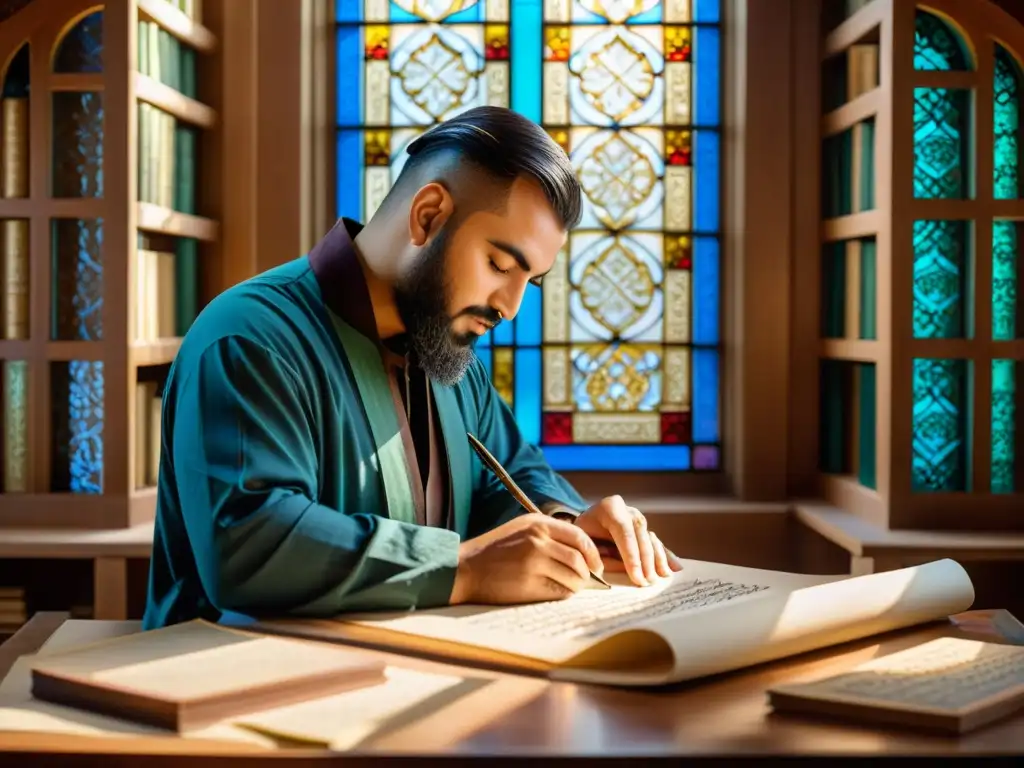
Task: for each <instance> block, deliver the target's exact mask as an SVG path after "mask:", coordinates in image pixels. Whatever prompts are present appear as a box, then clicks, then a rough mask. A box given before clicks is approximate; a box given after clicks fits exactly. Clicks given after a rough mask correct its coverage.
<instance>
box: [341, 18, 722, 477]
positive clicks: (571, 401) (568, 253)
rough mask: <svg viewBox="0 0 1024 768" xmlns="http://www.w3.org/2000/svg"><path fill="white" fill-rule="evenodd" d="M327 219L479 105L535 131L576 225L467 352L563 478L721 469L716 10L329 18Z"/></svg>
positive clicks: (362, 214)
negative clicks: (510, 311) (578, 194)
mask: <svg viewBox="0 0 1024 768" xmlns="http://www.w3.org/2000/svg"><path fill="white" fill-rule="evenodd" d="M336 7H337V9H338V11H337V71H338V82H337V89H338V98H337V119H338V138H337V162H338V175H337V189H338V197H337V207H338V211H337V212H338V215H339V216H350V217H352V218H356V219H361V220H364V221H365V220H366V219H367V218H369V216H370V215H371V214H372V213H373V211H374V210H376V208H377V206H378V205H379V204H380V202H381V200H382V199H383V197H384V195H385V194H386V192H387V190H388V189H389V188H390V185H391V183H392V182H393V180H394V178H395V176H396V174H397V172H398V171H399V170H400V168H401V165H402V161H403V151H404V148H405V146H406V145H407V144H408V142H409V141H410V140H411V139H412V138H413V137H414V136H415V135H417V134H418V133H419V132H421V131H422V130H424V129H425V128H426V127H428V126H429V125H431V124H433V123H435V122H437V121H440V120H444V119H446V118H447V117H450V116H453V115H456V114H458V113H459V112H461V111H464V110H466V109H469V108H471V107H473V106H477V105H480V104H494V105H502V106H508V107H511V108H512V109H514V110H516V111H518V112H520V113H521V114H523V115H525V116H526V117H528V118H530V119H531V120H534V121H535V122H537V123H539V124H541V125H543V126H544V127H545V128H546V129H547V130H548V132H549V133H550V134H551V136H552V137H553V138H554V139H555V140H556V141H557V142H559V143H560V144H561V145H562V146H563V147H564V148H565V150H566V152H567V153H568V154H569V156H570V158H571V160H572V162H573V165H574V166H575V168H576V170H577V173H578V175H579V178H580V181H581V184H582V186H583V189H584V218H583V221H582V223H581V225H580V226H579V227H578V228H577V229H576V230H575V231H574V232H573V233H572V234H571V236H570V239H569V242H568V244H567V246H566V248H565V249H564V250H563V252H562V253H561V254H560V255H559V258H558V260H557V262H556V265H555V267H554V269H553V270H552V271H551V273H549V275H548V276H547V277H546V278H545V280H544V287H543V289H539V288H535V287H532V286H531V287H530V288H529V289H528V290H527V293H526V296H525V297H524V299H523V303H522V306H521V308H520V312H519V315H518V316H517V317H516V319H515V321H514V322H512V323H503V324H501V325H500V326H498V328H496V329H495V330H494V332H493V333H492V334H489V335H488V336H487V337H485V338H484V339H483V340H482V343H481V344H480V346H479V349H478V354H479V356H480V358H481V360H482V361H483V362H484V364H485V365H486V366H487V367H488V369H489V370H490V371H491V375H492V380H493V382H494V384H495V386H496V388H497V390H498V391H499V392H500V393H501V395H502V396H503V397H504V398H505V399H506V401H508V402H509V404H510V405H511V406H512V408H513V411H514V413H515V416H516V420H517V422H518V424H519V426H520V429H521V430H522V431H523V433H524V435H525V436H526V438H527V439H528V440H530V441H531V442H534V443H536V444H538V445H540V446H541V447H542V449H543V450H544V452H545V454H546V455H547V457H548V460H549V461H550V462H551V463H552V465H553V466H555V467H556V468H559V469H637V470H641V469H648V470H664V469H675V470H717V469H719V468H720V392H719V378H720V373H719V371H720V354H719V342H720V327H719V326H720V321H719V314H720V309H719V304H720V276H719V269H720V264H719V261H720V256H719V229H720V191H719V188H720V183H719V181H720V122H721V117H720V112H721V109H720V101H721V99H720V76H719V72H720V68H721V62H720V58H721V57H720V29H719V22H720V18H719V1H718V0H515V1H514V2H509V1H508V0H391V2H388V1H387V0H365V2H345V3H337V4H336Z"/></svg>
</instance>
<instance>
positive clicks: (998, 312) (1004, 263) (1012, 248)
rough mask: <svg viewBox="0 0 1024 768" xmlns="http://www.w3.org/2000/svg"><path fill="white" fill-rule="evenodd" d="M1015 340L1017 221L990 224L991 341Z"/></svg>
mask: <svg viewBox="0 0 1024 768" xmlns="http://www.w3.org/2000/svg"><path fill="white" fill-rule="evenodd" d="M1016 337H1017V222H1015V221H993V222H992V338H993V339H995V340H996V341H1010V340H1012V339H1015V338H1016Z"/></svg>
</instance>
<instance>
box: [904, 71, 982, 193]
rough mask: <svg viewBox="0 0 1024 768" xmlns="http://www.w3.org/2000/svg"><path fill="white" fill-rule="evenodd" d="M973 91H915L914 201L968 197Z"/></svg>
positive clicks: (946, 89)
mask: <svg viewBox="0 0 1024 768" xmlns="http://www.w3.org/2000/svg"><path fill="white" fill-rule="evenodd" d="M969 103H970V91H966V90H952V89H948V88H915V89H914V197H917V198H943V199H961V198H964V197H966V194H967V167H966V166H967V159H968V157H969V156H970V155H969V153H968V147H967V136H968V130H969V120H970V113H969V111H968V104H969Z"/></svg>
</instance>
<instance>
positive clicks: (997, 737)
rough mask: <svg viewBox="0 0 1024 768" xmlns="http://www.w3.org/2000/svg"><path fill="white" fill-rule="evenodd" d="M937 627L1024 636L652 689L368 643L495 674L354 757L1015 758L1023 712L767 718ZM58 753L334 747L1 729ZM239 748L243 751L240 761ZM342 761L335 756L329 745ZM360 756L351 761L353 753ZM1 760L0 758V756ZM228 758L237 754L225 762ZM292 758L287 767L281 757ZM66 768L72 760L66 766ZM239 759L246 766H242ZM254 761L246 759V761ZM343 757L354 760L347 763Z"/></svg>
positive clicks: (21, 743) (839, 653) (299, 756)
mask: <svg viewBox="0 0 1024 768" xmlns="http://www.w3.org/2000/svg"><path fill="white" fill-rule="evenodd" d="M65 621H66V617H65V615H64V614H47V613H41V614H37V615H36V616H35V617H33V619H32V620H31V621H30V622H29V623H28V624H26V625H25V626H24V627H23V628H22V629H21V630H20V631H19V632H18V634H16V635H14V636H13V637H12V638H10V639H9V640H8V641H7V642H6V643H4V645H3V646H0V678H3V677H5V676H6V675H7V672H8V670H9V669H10V667H11V665H12V664H13V663H14V662H15V660H16V659H17V658H18V657H19V656H21V655H23V654H28V653H33V652H35V651H36V650H37V649H38V648H39V647H41V646H42V644H43V643H44V642H46V640H47V639H48V638H49V637H50V636H51V635H52V634H53V633H54V632H55V631H56V630H57V629H58V628H60V627H61V626H62V625H64V624H65ZM137 630H138V623H137V622H118V621H107V622H97V621H71V622H68V624H67V626H65V627H64V629H63V631H62V635H65V637H67V635H69V634H70V635H73V638H72V639H78V638H81V641H82V642H89V641H93V640H96V639H100V638H105V637H113V636H116V635H121V634H126V633H130V632H134V631H137ZM942 635H956V636H962V637H974V638H979V639H988V640H996V641H1000V642H1012V643H1015V644H1024V625H1022V624H1021V623H1020V622H1018V621H1017V620H1016V619H1015V618H1014V617H1013V616H1012V615H1010V614H1009V613H1007V612H1006V611H971V612H968V613H963V614H958V615H957V616H954V617H952V618H951V619H950V620H949V621H948V622H940V623H934V624H929V625H926V626H923V627H918V628H915V629H912V630H905V631H901V632H897V633H890V634H887V635H884V636H880V637H876V638H873V639H871V640H868V641H858V642H855V643H847V644H844V645H841V646H837V647H834V648H832V649H826V650H824V651H819V652H815V653H809V654H804V655H802V656H799V657H795V658H792V659H788V660H784V661H781V662H776V663H773V664H768V665H762V666H759V667H756V668H752V669H748V670H744V671H741V672H737V673H732V674H728V675H721V676H718V677H715V678H711V679H707V680H704V681H698V682H695V683H688V684H684V685H678V686H673V687H671V688H666V689H660V690H623V689H613V688H601V687H596V686H583V685H572V684H567V683H549V682H546V681H544V680H540V679H536V678H530V677H525V676H517V675H507V674H501V673H496V672H489V671H487V670H479V669H471V670H470V669H467V668H465V667H452V666H449V665H445V664H440V663H435V662H432V661H427V660H421V659H415V658H409V657H402V656H395V655H393V654H388V653H378V652H376V651H366V652H367V653H371V654H375V655H379V656H382V657H384V658H386V659H387V660H388V661H389V663H394V664H395V665H397V666H404V667H407V668H413V669H421V670H427V671H439V672H447V673H448V674H462V675H466V674H472V675H475V676H478V677H484V678H487V679H488V680H489V681H490V682H489V683H488V684H487V685H485V686H484V687H483V688H481V689H479V690H477V691H475V692H473V693H471V694H470V695H469V696H468V697H467V698H466V699H462V700H458V701H456V702H454V703H452V704H450V705H449V706H447V707H445V708H443V709H442V710H440V711H438V712H434V713H431V714H430V715H428V716H427V717H426V718H425V719H422V720H419V721H417V722H415V723H412V724H409V725H406V726H405V727H403V728H401V729H398V730H392V731H391V732H389V733H387V734H386V735H383V736H381V737H379V738H377V737H373V738H371V739H370V740H369V741H368V742H366V743H365V745H364V746H362V747H360V749H359V750H358V752H359V755H361V756H365V757H367V758H370V757H371V756H373V755H376V756H378V757H379V756H383V755H400V754H410V753H412V754H435V755H437V754H443V755H445V756H446V758H459V757H471V756H474V755H476V756H485V755H501V754H505V755H529V756H544V757H548V758H557V757H577V756H593V757H597V756H605V757H606V756H637V757H641V756H642V757H645V758H651V757H658V756H680V755H685V756H688V757H699V756H708V757H712V756H719V757H720V756H724V755H730V754H731V755H787V754H789V755H812V754H816V755H840V754H843V755H850V754H853V755H865V756H882V755H899V754H922V755H923V754H933V755H939V754H1021V753H1022V752H1024V727H1022V726H1024V714H1021V715H1019V716H1016V717H1014V718H1011V719H1009V720H1006V721H1004V722H1002V723H998V724H995V725H993V726H990V727H988V728H986V729H983V730H980V731H977V732H975V733H973V734H969V735H967V736H965V737H962V738H959V739H958V738H953V737H946V736H933V735H927V734H918V733H914V732H910V731H900V730H889V731H886V730H883V729H880V728H869V727H861V726H857V725H848V724H845V723H839V722H831V723H830V722H825V721H812V720H809V719H803V718H797V717H795V716H788V715H786V716H784V715H774V714H772V713H771V711H770V710H769V708H768V707H767V705H766V696H765V691H766V689H767V688H768V687H770V686H772V685H775V684H777V683H780V682H783V681H796V680H800V679H807V678H813V677H819V676H823V675H826V674H833V673H836V672H840V671H843V670H845V669H848V668H850V667H852V666H855V665H856V664H859V663H861V662H863V661H865V660H867V659H869V658H872V657H874V656H876V655H879V654H883V653H891V652H893V651H896V650H900V649H902V648H905V647H908V646H910V645H913V644H916V643H920V642H923V641H925V640H930V639H932V638H935V637H939V636H942ZM13 752H31V753H37V756H38V753H50V754H53V753H61V754H62V758H61V759H62V761H63V760H65V759H67V758H68V757H70V756H71V755H72V754H84V753H90V754H92V755H93V756H94V757H95V755H96V754H105V755H109V756H110V760H105V761H104V762H111V763H116V764H122V765H133V762H132V761H133V759H134V758H137V757H138V756H139V755H156V754H164V755H171V754H179V755H183V756H184V755H189V756H190V758H189V759H188V760H187V761H183V762H187V764H188V765H197V764H202V763H203V762H205V761H204V760H203V759H202V756H203V755H206V756H211V757H212V756H214V755H216V756H218V757H216V758H214V759H215V760H216V765H218V766H221V765H224V764H225V762H224V760H225V758H229V756H231V755H236V756H238V757H239V758H240V760H241V759H245V760H251V759H252V758H254V757H257V758H258V757H260V756H261V755H264V756H266V757H268V758H271V757H273V758H276V759H280V758H281V757H282V756H283V754H282V753H284V754H288V755H292V756H293V757H294V758H295V762H296V763H305V762H307V761H312V762H316V763H318V764H319V763H320V762H321V759H320V758H323V757H327V756H329V754H330V753H327V752H324V751H320V750H311V749H308V748H301V749H288V748H285V749H277V750H268V749H264V748H260V747H248V746H240V745H239V744H237V743H217V742H198V741H194V740H186V739H180V738H176V737H173V736H169V737H167V738H151V737H148V736H147V737H142V736H133V737H97V738H90V737H76V736H54V735H52V734H39V735H36V734H29V733H10V732H8V733H0V753H7V757H12V755H11V753H13ZM243 756H244V757H243ZM335 756H336V753H335ZM351 757H352V758H355V757H356V755H352V756H351ZM2 761H3V758H0V762H2ZM227 762H228V763H229V764H233V763H234V760H230V759H228V761H227ZM287 762H288V764H289V765H291V764H293V763H292V761H287ZM61 764H62V765H64V764H66V763H64V762H62V763H61ZM239 764H240V763H239ZM247 764H248V763H247ZM346 764H351V760H349V761H348V762H347V763H346Z"/></svg>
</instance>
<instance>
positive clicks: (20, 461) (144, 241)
mask: <svg viewBox="0 0 1024 768" xmlns="http://www.w3.org/2000/svg"><path fill="white" fill-rule="evenodd" d="M200 13H201V9H200V3H199V0H117V1H116V2H109V3H107V4H105V5H101V6H97V4H96V3H95V2H92V1H91V0H47V2H44V3H41V2H33V3H29V4H28V5H26V6H25V7H24V8H22V9H21V10H19V11H18V12H16V13H14V14H13V15H12V16H11V17H10V18H8V19H6V20H5V21H4V23H3V26H2V28H0V83H2V85H3V112H2V114H0V129H2V130H0V170H2V175H0V257H2V268H0V278H2V280H3V284H4V288H3V292H2V293H0V296H2V300H0V323H2V325H0V403H2V405H3V410H2V414H3V418H2V420H0V421H2V429H0V445H2V447H3V457H2V461H0V529H7V530H8V531H10V532H11V533H12V534H14V533H15V531H16V530H27V529H31V530H33V531H51V532H53V535H54V536H55V537H57V539H59V538H60V537H61V536H62V535H65V536H71V537H78V538H79V539H81V540H82V541H88V540H89V537H88V535H85V534H88V532H89V531H93V532H96V533H97V534H98V533H100V532H110V533H111V535H114V534H116V533H117V532H118V531H125V532H127V531H133V532H134V533H133V534H132V536H133V537H137V535H138V531H140V530H142V531H145V530H147V529H146V528H145V526H146V525H148V524H151V521H152V520H153V517H154V513H155V506H156V491H155V487H154V486H155V480H156V476H155V474H156V473H155V465H156V462H155V457H156V456H157V455H158V453H159V438H158V429H159V420H160V419H159V414H160V405H159V396H160V388H161V386H162V382H163V380H164V378H165V377H166V374H167V369H168V368H169V365H170V364H171V362H172V361H173V360H174V357H175V355H176V354H177V351H178V349H179V348H180V345H181V336H182V335H183V334H184V332H185V331H186V330H187V328H188V326H189V325H190V323H191V321H192V319H194V317H195V315H196V314H197V313H198V311H199V309H200V308H201V299H200V293H201V285H200V273H201V272H202V270H201V269H200V266H201V265H200V261H201V260H202V259H203V257H204V256H205V255H206V251H205V249H206V248H208V247H211V246H213V245H215V244H216V243H217V241H218V239H219V238H220V236H221V233H220V226H219V222H218V221H217V220H215V218H214V217H211V216H207V215H204V210H203V205H209V204H210V203H209V200H200V199H199V198H200V196H199V194H198V188H199V185H200V183H202V180H201V179H200V178H198V177H197V172H198V168H199V167H200V162H199V159H200V155H201V153H202V145H203V143H204V139H205V137H206V135H207V134H209V133H210V132H212V131H214V130H219V123H220V121H219V119H218V117H219V116H218V111H217V109H216V108H215V106H214V105H211V104H208V103H204V102H203V100H202V99H201V98H200V95H199V91H200V90H201V89H200V88H199V87H198V85H199V83H198V79H199V74H198V73H199V72H200V71H201V66H200V65H201V63H202V61H201V60H202V57H204V56H209V55H211V54H213V53H214V52H215V51H217V48H218V40H217V38H216V36H215V35H214V34H213V33H212V32H211V31H210V30H209V29H208V28H207V27H205V26H203V24H202V19H201V16H200ZM212 90H213V91H214V92H218V90H219V89H217V88H214V89H212ZM214 206H215V207H216V203H214ZM140 526H142V528H140ZM34 535H35V534H34ZM104 535H105V534H104ZM83 536H84V538H83ZM0 538H2V537H0ZM44 538H45V536H44ZM115 538H116V535H115ZM15 540H17V535H15V536H14V539H11V541H15ZM55 540H56V539H55ZM75 540H78V539H75ZM133 541H134V538H133ZM8 549H10V548H8ZM12 551H13V550H12ZM76 551H77V550H76ZM101 554H102V553H93V554H88V553H87V554H85V555H83V556H84V557H90V558H95V557H100V556H101ZM4 556H5V557H6V556H13V555H11V554H10V552H7V551H6V550H5V552H4ZM24 556H28V555H24Z"/></svg>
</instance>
